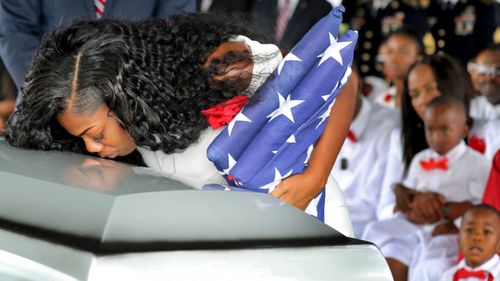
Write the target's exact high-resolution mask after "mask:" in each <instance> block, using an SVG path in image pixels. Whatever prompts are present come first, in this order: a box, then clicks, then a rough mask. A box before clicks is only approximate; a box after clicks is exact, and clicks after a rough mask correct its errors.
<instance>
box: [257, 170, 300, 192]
mask: <svg viewBox="0 0 500 281" xmlns="http://www.w3.org/2000/svg"><path fill="white" fill-rule="evenodd" d="M292 172H293V169H292V170H290V171H289V172H288V173H286V174H285V175H284V176H282V175H281V173H280V171H279V170H278V168H276V167H274V181H272V182H270V183H268V184H266V185H264V186H261V187H259V188H260V189H268V190H269V193H271V192H273V190H274V189H275V188H276V186H278V184H279V183H280V182H281V180H282V179H284V178H287V177H289V176H290V175H291V174H292Z"/></svg>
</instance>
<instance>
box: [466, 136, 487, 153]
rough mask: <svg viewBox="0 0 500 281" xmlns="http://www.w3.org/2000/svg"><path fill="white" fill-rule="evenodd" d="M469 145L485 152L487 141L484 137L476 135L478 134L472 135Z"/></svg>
mask: <svg viewBox="0 0 500 281" xmlns="http://www.w3.org/2000/svg"><path fill="white" fill-rule="evenodd" d="M469 146H470V148H472V149H474V150H475V151H477V152H480V153H482V154H484V152H485V151H486V143H485V142H484V140H483V139H480V138H478V137H476V135H472V137H470V139H469Z"/></svg>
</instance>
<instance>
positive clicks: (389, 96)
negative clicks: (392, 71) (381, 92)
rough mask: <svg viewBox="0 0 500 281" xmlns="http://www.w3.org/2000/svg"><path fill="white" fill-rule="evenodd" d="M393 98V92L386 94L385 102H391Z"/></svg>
mask: <svg viewBox="0 0 500 281" xmlns="http://www.w3.org/2000/svg"><path fill="white" fill-rule="evenodd" d="M391 100H392V95H391V94H385V96H384V102H385V103H389V102H390V101H391Z"/></svg>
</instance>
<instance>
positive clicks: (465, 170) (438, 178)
mask: <svg viewBox="0 0 500 281" xmlns="http://www.w3.org/2000/svg"><path fill="white" fill-rule="evenodd" d="M443 156H444V157H447V158H448V170H441V169H433V170H430V171H426V170H424V169H423V168H422V167H421V165H420V161H428V160H429V159H430V158H434V159H440V158H442V157H443ZM490 167H491V163H490V161H489V160H488V159H487V158H486V157H485V156H483V155H481V154H480V153H478V152H476V151H474V150H472V149H471V148H469V147H468V146H467V145H466V144H465V142H464V141H460V143H459V144H457V145H456V146H455V147H454V148H453V149H451V150H450V151H449V152H448V153H446V155H439V154H438V153H437V152H435V151H434V150H432V149H430V148H428V149H425V150H423V151H421V152H419V153H417V154H416V155H415V157H414V158H413V160H412V161H411V164H410V169H409V170H408V176H407V177H406V179H405V180H404V182H403V184H404V185H405V186H408V187H410V188H415V189H416V190H419V191H431V192H437V193H440V194H442V195H443V196H444V197H445V198H446V201H450V202H462V201H471V202H472V203H474V204H477V203H479V202H481V199H482V198H483V193H484V188H485V186H486V182H487V181H488V176H489V172H490Z"/></svg>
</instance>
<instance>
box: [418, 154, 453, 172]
mask: <svg viewBox="0 0 500 281" xmlns="http://www.w3.org/2000/svg"><path fill="white" fill-rule="evenodd" d="M420 167H422V169H424V170H425V171H431V170H434V169H441V170H444V171H446V170H448V158H446V157H443V158H441V159H439V160H436V159H434V158H430V159H429V160H428V161H424V160H421V161H420Z"/></svg>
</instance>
